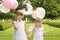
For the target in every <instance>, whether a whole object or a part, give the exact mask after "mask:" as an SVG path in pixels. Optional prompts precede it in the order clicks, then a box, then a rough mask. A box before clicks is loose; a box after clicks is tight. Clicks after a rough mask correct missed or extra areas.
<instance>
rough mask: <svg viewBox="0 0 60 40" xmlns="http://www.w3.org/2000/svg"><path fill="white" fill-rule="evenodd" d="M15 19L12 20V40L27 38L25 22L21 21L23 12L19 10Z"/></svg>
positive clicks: (24, 39) (25, 39)
mask: <svg viewBox="0 0 60 40" xmlns="http://www.w3.org/2000/svg"><path fill="white" fill-rule="evenodd" d="M16 16H17V20H16V21H14V24H13V25H14V29H15V30H14V40H27V35H26V31H25V22H24V21H22V17H23V14H22V12H21V10H18V11H17V13H16Z"/></svg>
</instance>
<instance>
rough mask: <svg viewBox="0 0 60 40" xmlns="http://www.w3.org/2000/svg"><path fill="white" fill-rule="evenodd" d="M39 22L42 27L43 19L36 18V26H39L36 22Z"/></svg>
mask: <svg viewBox="0 0 60 40" xmlns="http://www.w3.org/2000/svg"><path fill="white" fill-rule="evenodd" d="M37 22H39V24H40V25H39V26H40V27H41V24H42V20H41V19H40V18H36V21H35V26H36V27H37V25H36V23H37Z"/></svg>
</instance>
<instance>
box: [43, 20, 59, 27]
mask: <svg viewBox="0 0 60 40" xmlns="http://www.w3.org/2000/svg"><path fill="white" fill-rule="evenodd" d="M43 23H44V24H48V25H51V26H55V27H59V28H60V20H51V19H49V20H48V19H45V20H43Z"/></svg>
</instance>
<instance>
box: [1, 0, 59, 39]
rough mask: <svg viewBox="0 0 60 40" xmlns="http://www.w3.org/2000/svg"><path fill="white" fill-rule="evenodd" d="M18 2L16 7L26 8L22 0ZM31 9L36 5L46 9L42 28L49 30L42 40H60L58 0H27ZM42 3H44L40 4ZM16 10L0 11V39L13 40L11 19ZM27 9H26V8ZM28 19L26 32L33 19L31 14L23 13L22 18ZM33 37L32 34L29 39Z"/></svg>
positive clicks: (13, 18) (12, 19)
mask: <svg viewBox="0 0 60 40" xmlns="http://www.w3.org/2000/svg"><path fill="white" fill-rule="evenodd" d="M17 1H18V2H19V6H18V8H17V9H16V10H18V9H23V8H25V9H26V5H23V4H22V2H23V1H24V0H17ZM29 1H30V2H31V5H32V6H33V9H34V10H35V9H36V8H37V7H41V6H42V7H43V8H44V9H45V11H46V15H45V18H44V20H43V24H44V29H45V30H47V31H49V32H48V34H45V35H44V40H60V0H45V4H44V0H29ZM42 4H44V5H42ZM16 10H15V11H10V12H9V13H2V12H0V40H13V30H14V28H13V24H12V23H13V21H14V20H15V17H16V15H15V14H16ZM26 10H27V9H26ZM26 18H27V19H28V22H26V29H27V33H28V34H29V32H28V28H29V26H30V25H32V24H33V23H34V21H35V20H34V19H33V18H32V16H31V15H24V17H23V20H25V19H26ZM32 39H33V36H32V37H31V38H30V40H32Z"/></svg>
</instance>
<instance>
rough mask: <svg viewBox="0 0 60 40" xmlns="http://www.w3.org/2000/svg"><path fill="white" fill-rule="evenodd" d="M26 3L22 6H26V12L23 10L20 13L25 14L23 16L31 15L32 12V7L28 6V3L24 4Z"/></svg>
mask: <svg viewBox="0 0 60 40" xmlns="http://www.w3.org/2000/svg"><path fill="white" fill-rule="evenodd" d="M26 1H27V0H26ZM26 1H24V2H23V4H25V5H26V7H27V11H26V10H25V9H23V10H22V12H23V14H25V15H29V14H32V12H33V7H32V5H31V4H30V1H28V2H27V3H26Z"/></svg>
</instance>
